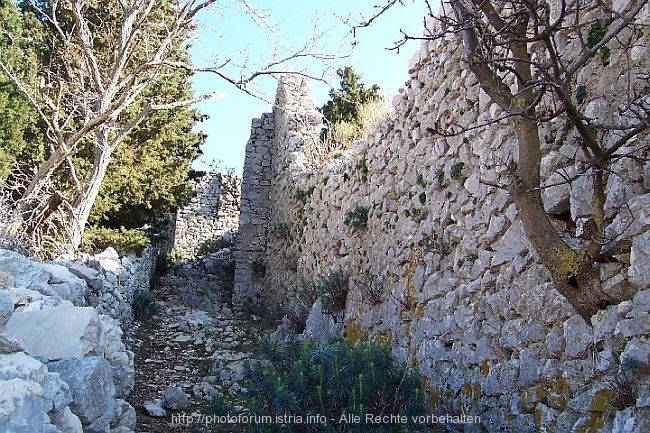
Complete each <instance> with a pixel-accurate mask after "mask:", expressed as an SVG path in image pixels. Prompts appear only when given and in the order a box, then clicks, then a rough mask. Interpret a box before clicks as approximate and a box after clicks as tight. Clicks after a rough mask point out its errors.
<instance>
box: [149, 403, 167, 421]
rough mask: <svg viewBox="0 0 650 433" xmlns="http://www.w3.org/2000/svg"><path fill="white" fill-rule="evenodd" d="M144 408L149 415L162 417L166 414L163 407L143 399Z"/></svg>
mask: <svg viewBox="0 0 650 433" xmlns="http://www.w3.org/2000/svg"><path fill="white" fill-rule="evenodd" d="M144 410H145V411H147V414H149V416H153V417H156V418H162V417H164V416H165V415H167V412H166V411H165V409H163V408H162V407H160V405H159V404H157V403H154V402H152V401H145V402H144Z"/></svg>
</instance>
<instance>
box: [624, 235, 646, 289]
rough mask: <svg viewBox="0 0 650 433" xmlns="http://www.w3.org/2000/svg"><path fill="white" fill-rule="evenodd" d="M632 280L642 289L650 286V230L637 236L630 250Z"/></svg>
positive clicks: (630, 274) (629, 273) (630, 276)
mask: <svg viewBox="0 0 650 433" xmlns="http://www.w3.org/2000/svg"><path fill="white" fill-rule="evenodd" d="M628 275H629V278H630V282H631V283H632V284H635V285H636V286H637V287H640V288H642V289H648V288H650V231H648V232H645V233H643V234H641V235H639V236H636V237H635V238H634V240H633V241H632V249H631V251H630V267H629V268H628Z"/></svg>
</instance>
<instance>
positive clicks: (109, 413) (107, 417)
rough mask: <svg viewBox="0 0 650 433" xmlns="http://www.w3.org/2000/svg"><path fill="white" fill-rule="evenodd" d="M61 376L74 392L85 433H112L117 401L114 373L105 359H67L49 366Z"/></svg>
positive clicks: (74, 401) (75, 402)
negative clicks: (111, 425) (111, 427)
mask: <svg viewBox="0 0 650 433" xmlns="http://www.w3.org/2000/svg"><path fill="white" fill-rule="evenodd" d="M48 368H49V370H50V371H52V372H56V373H59V375H60V376H61V379H62V380H64V381H65V382H67V384H68V385H69V386H70V392H71V393H72V403H71V404H70V408H71V409H72V412H73V413H74V414H75V415H77V416H78V417H79V419H80V420H81V424H82V425H83V428H84V432H92V433H109V432H110V430H111V429H110V424H111V423H112V422H113V420H114V419H115V413H116V399H115V387H114V386H113V372H112V370H111V366H110V364H109V363H108V361H106V360H105V359H104V358H100V357H97V356H91V357H89V358H85V359H63V360H61V361H55V362H50V363H48Z"/></svg>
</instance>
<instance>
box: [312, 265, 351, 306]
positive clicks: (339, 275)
mask: <svg viewBox="0 0 650 433" xmlns="http://www.w3.org/2000/svg"><path fill="white" fill-rule="evenodd" d="M349 281H350V277H349V276H348V275H347V274H346V273H344V272H343V271H342V270H341V269H337V270H336V271H332V272H330V273H329V274H328V275H327V276H326V277H324V278H322V279H321V280H320V282H319V284H318V294H319V295H320V296H321V297H322V299H323V310H325V311H326V312H331V313H336V312H339V311H342V310H343V309H345V298H346V297H347V295H348V283H349Z"/></svg>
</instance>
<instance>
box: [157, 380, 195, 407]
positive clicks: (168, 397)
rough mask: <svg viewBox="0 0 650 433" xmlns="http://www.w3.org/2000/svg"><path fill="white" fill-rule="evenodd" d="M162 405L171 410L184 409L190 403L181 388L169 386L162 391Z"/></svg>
mask: <svg viewBox="0 0 650 433" xmlns="http://www.w3.org/2000/svg"><path fill="white" fill-rule="evenodd" d="M162 405H163V407H164V408H166V409H171V410H179V409H185V408H187V407H188V406H189V405H190V399H189V397H188V396H187V394H185V392H184V391H183V390H182V389H181V388H179V387H177V386H170V387H169V388H167V389H166V390H165V391H163V403H162Z"/></svg>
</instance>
